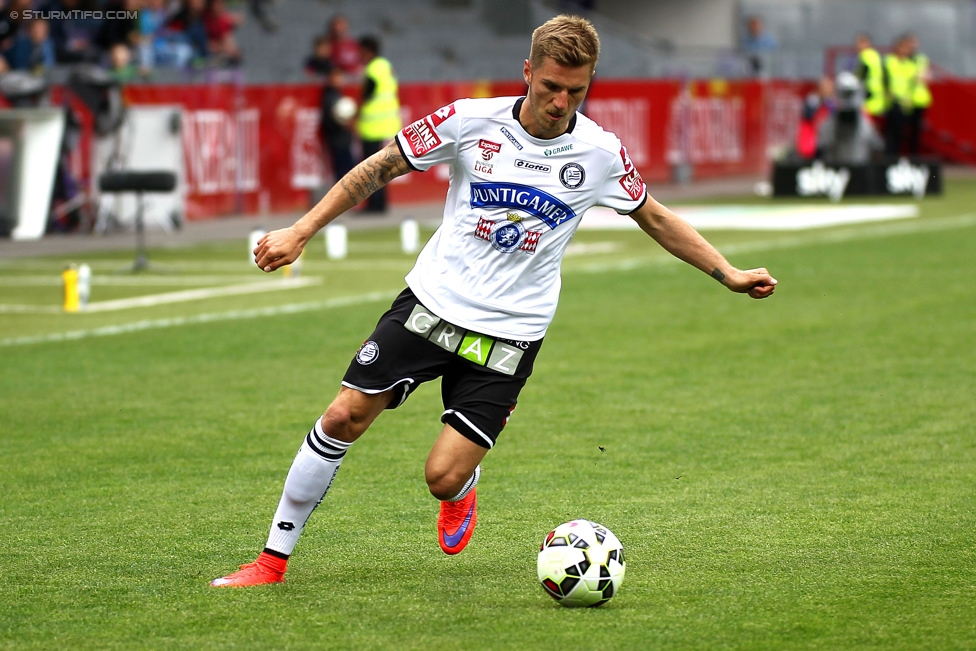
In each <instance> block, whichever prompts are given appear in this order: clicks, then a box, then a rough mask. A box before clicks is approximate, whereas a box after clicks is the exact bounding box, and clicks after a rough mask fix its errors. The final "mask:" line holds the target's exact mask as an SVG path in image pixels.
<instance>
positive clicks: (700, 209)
mask: <svg viewBox="0 0 976 651" xmlns="http://www.w3.org/2000/svg"><path fill="white" fill-rule="evenodd" d="M675 212H676V213H677V214H678V216H679V217H681V218H682V219H684V220H685V221H686V222H688V223H689V224H691V225H692V226H694V227H695V228H697V229H699V230H709V229H711V230H755V231H798V230H806V229H808V228H825V227H828V226H841V225H843V224H857V223H863V222H875V221H882V220H887V219H908V218H911V217H917V216H918V206H917V205H915V204H851V205H849V206H821V205H803V204H792V205H790V204H785V205H772V206H684V207H679V208H675ZM638 228H639V227H638V226H637V222H635V221H634V220H633V219H631V218H630V217H629V216H628V215H620V214H617V212H616V211H614V210H611V209H609V208H599V207H598V208H592V209H590V210H589V211H587V213H586V215H584V217H583V220H582V221H581V222H580V229H582V230H636V229H638Z"/></svg>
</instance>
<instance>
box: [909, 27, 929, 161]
mask: <svg viewBox="0 0 976 651" xmlns="http://www.w3.org/2000/svg"><path fill="white" fill-rule="evenodd" d="M907 49H908V52H909V55H908V56H909V58H910V59H911V60H912V62H913V63H914V66H915V69H914V72H915V75H914V79H913V87H912V114H911V116H910V117H909V119H908V153H910V154H911V155H912V156H917V155H918V153H919V144H920V143H919V141H920V140H921V137H922V128H923V126H924V121H925V113H926V111H927V110H928V108H929V107H930V106H932V91H930V90H929V82H930V81H932V72H931V69H930V66H929V58H928V57H927V56H925V55H924V54H922V53H920V52H919V51H918V37H916V36H915V35H914V34H909V35H908V46H907Z"/></svg>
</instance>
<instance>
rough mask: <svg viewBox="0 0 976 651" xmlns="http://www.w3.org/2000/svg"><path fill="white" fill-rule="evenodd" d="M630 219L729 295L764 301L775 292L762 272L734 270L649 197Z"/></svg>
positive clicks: (769, 279)
mask: <svg viewBox="0 0 976 651" xmlns="http://www.w3.org/2000/svg"><path fill="white" fill-rule="evenodd" d="M630 217H631V219H633V220H634V221H635V222H637V224H638V225H639V226H640V227H641V230H643V231H644V232H645V233H647V234H648V235H650V236H651V237H652V238H654V240H655V241H656V242H657V243H658V244H660V245H661V246H662V247H664V249H665V250H666V251H668V253H670V254H671V255H673V256H674V257H676V258H678V259H679V260H683V261H685V262H687V263H688V264H690V265H692V266H693V267H696V268H698V269H701V270H702V271H704V272H705V273H707V274H709V275H710V276H712V277H713V278H715V280H717V281H719V282H720V283H722V284H723V285H725V286H726V287H728V288H729V289H731V290H732V291H733V292H738V293H740V294H749V296H751V297H752V298H766V297H767V296H770V295H771V294H772V293H773V290H775V289H776V279H775V278H773V277H772V276H771V275H769V272H768V271H766V269H764V268H759V269H746V270H741V269H736V268H735V267H733V266H732V265H731V264H729V262H728V260H726V259H725V256H723V255H722V254H721V253H719V252H718V251H717V250H716V249H715V247H713V246H712V245H711V244H709V243H708V241H707V240H706V239H705V238H704V237H702V235H701V234H700V233H699V232H698V231H696V230H695V229H694V228H692V226H691V224H689V223H688V222H686V221H685V220H683V219H681V218H680V217H678V216H677V215H676V214H674V213H673V212H671V210H669V209H668V208H667V207H665V206H663V205H661V204H660V203H658V202H657V201H655V200H654V198H653V197H651V196H650V195H648V196H647V201H645V202H644V205H642V206H641V207H640V208H638V209H637V210H635V211H634V212H632V213H630Z"/></svg>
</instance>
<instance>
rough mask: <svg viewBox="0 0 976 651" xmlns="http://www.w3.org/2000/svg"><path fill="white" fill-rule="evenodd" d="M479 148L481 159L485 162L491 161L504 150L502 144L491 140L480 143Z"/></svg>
mask: <svg viewBox="0 0 976 651" xmlns="http://www.w3.org/2000/svg"><path fill="white" fill-rule="evenodd" d="M478 148H479V149H480V150H481V158H482V159H483V160H491V157H492V156H494V155H495V154H497V153H498V152H500V151H501V150H502V146H501V145H500V144H498V143H497V142H492V141H490V140H485V139H484V138H482V139H481V140H479V141H478Z"/></svg>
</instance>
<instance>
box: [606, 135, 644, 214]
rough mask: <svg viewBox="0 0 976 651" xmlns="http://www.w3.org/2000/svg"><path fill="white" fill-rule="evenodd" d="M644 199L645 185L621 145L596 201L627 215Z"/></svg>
mask: <svg viewBox="0 0 976 651" xmlns="http://www.w3.org/2000/svg"><path fill="white" fill-rule="evenodd" d="M645 201H647V187H646V186H645V185H644V179H642V178H641V175H640V172H638V171H637V168H636V167H634V163H633V162H631V160H630V156H629V155H628V154H627V148H626V147H624V146H623V145H621V147H620V154H619V155H618V156H615V157H614V161H613V164H612V165H611V167H610V171H609V173H608V174H607V178H606V181H605V182H604V185H603V191H602V193H601V197H600V200H599V201H598V202H597V203H598V204H599V205H601V206H606V207H607V208H612V209H614V210H616V211H617V212H618V213H620V214H621V215H629V214H630V213H632V212H634V211H635V210H637V209H638V208H640V207H641V206H643V205H644V202H645Z"/></svg>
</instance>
